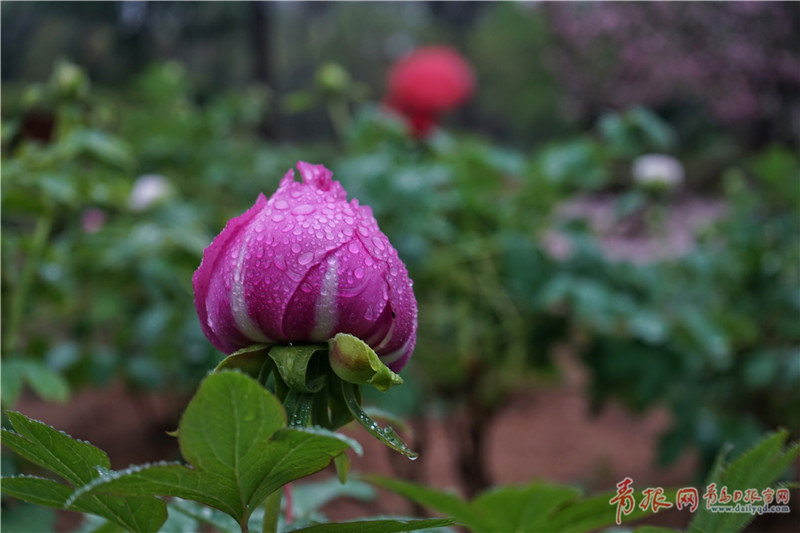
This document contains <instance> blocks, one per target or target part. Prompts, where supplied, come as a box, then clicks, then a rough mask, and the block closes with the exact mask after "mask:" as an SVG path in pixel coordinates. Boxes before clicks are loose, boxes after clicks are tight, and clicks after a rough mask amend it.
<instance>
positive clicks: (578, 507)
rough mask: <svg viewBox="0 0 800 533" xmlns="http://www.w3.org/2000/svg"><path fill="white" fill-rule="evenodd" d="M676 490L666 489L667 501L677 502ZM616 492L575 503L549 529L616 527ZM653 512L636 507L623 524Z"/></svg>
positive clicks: (553, 519)
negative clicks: (613, 499)
mask: <svg viewBox="0 0 800 533" xmlns="http://www.w3.org/2000/svg"><path fill="white" fill-rule="evenodd" d="M676 492H677V491H676V490H675V489H665V490H664V495H665V497H666V498H667V500H671V501H675V493H676ZM615 494H616V492H606V493H604V494H599V495H596V496H591V497H589V498H585V499H582V500H579V501H576V502H574V503H573V504H572V505H569V506H567V507H565V508H564V509H562V510H560V511H559V512H557V513H556V514H555V515H554V516H552V518H550V519H549V520H548V521H547V526H546V528H547V529H551V530H554V531H564V532H575V533H578V532H584V531H590V530H595V529H599V528H602V527H607V526H611V525H614V524H615V523H616V508H615V507H614V506H613V505H611V504H609V503H608V502H609V500H611V498H613V497H614V495H615ZM652 514H653V513H652V511H650V510H649V509H648V510H643V509H641V508H640V507H639V506H636V507H635V508H634V509H633V511H632V512H631V514H629V515H625V516H624V517H623V518H622V522H623V523H625V522H632V521H634V520H638V519H640V518H643V517H645V516H652Z"/></svg>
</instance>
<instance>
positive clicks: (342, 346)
mask: <svg viewBox="0 0 800 533" xmlns="http://www.w3.org/2000/svg"><path fill="white" fill-rule="evenodd" d="M328 346H329V350H328V358H329V360H330V363H331V368H332V369H333V371H334V372H335V373H336V375H337V376H339V377H340V378H342V380H344V381H346V382H348V383H355V384H357V385H374V386H375V387H377V388H378V390H380V391H381V392H386V391H387V390H388V389H389V388H390V387H392V386H394V385H402V384H403V378H401V377H400V376H398V375H397V374H395V373H394V372H392V371H391V370H389V367H387V366H386V365H384V364H383V361H381V360H380V358H379V357H378V354H376V353H375V351H374V350H373V349H372V348H370V347H369V345H368V344H367V343H365V342H364V341H362V340H361V339H359V338H358V337H354V336H353V335H349V334H347V333H337V334H336V336H335V337H334V338H332V339H331V340H329V341H328Z"/></svg>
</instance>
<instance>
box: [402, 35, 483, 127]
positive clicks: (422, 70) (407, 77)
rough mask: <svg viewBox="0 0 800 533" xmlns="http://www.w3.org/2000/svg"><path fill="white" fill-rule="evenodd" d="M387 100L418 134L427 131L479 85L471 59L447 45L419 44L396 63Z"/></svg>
mask: <svg viewBox="0 0 800 533" xmlns="http://www.w3.org/2000/svg"><path fill="white" fill-rule="evenodd" d="M387 89H388V93H387V95H386V104H387V105H388V106H389V107H390V108H392V109H394V110H396V111H398V112H399V113H400V114H402V115H403V116H405V117H406V119H407V120H408V121H409V123H410V125H411V128H412V130H413V132H414V134H415V135H416V136H418V137H421V136H424V135H425V134H427V133H428V132H429V131H430V129H431V128H432V127H433V126H434V125H435V124H436V123H437V122H438V120H439V116H440V115H441V114H442V113H444V112H446V111H450V110H452V109H455V108H456V107H458V106H460V105H461V104H463V103H464V102H465V101H466V100H467V98H469V97H470V96H471V95H472V92H473V91H474V89H475V75H474V73H473V71H472V68H471V67H470V65H469V63H467V61H466V60H465V59H464V58H463V57H461V55H460V54H459V53H458V52H456V51H455V50H453V49H451V48H448V47H444V46H430V47H426V48H419V49H417V50H415V51H414V52H413V53H412V54H410V55H409V56H407V57H405V58H403V59H401V60H400V61H398V62H397V63H395V64H394V66H392V69H391V70H390V72H389V76H388V79H387Z"/></svg>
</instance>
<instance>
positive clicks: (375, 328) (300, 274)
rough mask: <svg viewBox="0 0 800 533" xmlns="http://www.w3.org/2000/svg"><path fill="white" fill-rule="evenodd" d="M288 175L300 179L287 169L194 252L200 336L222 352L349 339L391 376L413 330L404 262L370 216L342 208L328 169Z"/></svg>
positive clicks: (304, 167) (343, 199) (307, 168)
mask: <svg viewBox="0 0 800 533" xmlns="http://www.w3.org/2000/svg"><path fill="white" fill-rule="evenodd" d="M297 169H298V170H299V171H300V175H301V177H302V179H303V182H302V183H299V182H296V181H295V179H294V171H293V170H289V171H288V172H287V173H286V175H285V176H284V177H283V179H282V180H281V182H280V185H279V187H278V190H277V191H276V192H275V194H273V195H272V197H271V198H270V199H269V200H267V199H266V198H265V197H264V195H263V194H262V195H259V197H258V200H256V203H255V205H254V206H253V207H251V208H250V209H249V210H247V211H246V212H245V213H244V214H242V215H240V216H238V217H236V218H233V219H231V220H230V221H228V224H227V225H226V226H225V229H224V230H222V233H220V234H219V235H218V236H217V237H216V238H215V239H214V241H213V242H212V243H211V245H210V246H209V247H208V248H206V250H205V252H204V253H203V260H202V262H201V263H200V267H199V268H198V269H197V271H196V272H195V274H194V277H193V278H192V283H193V285H194V293H195V307H196V308H197V314H198V315H199V317H200V325H201V326H202V328H203V332H204V333H205V334H206V336H207V337H208V339H209V340H210V341H211V342H212V343H213V344H214V346H216V347H217V348H219V349H220V350H222V351H223V352H225V353H232V352H234V351H236V350H238V349H241V348H244V347H246V346H250V345H252V344H256V343H264V344H289V343H315V342H326V341H327V340H329V339H331V338H332V337H334V335H336V334H337V333H349V334H351V335H353V336H355V337H358V338H359V339H361V340H363V341H364V342H366V343H367V344H368V345H369V346H370V347H372V349H373V350H375V352H376V353H377V354H378V356H379V357H380V358H381V360H382V361H383V362H384V363H385V364H386V365H387V366H389V368H391V369H392V370H393V371H395V372H396V371H399V370H400V369H401V368H402V367H403V366H404V365H405V363H406V361H408V358H409V357H410V356H411V352H412V351H413V349H414V343H415V342H416V333H417V302H416V299H415V298H414V293H413V291H412V288H411V280H410V279H409V277H408V272H407V270H406V267H405V265H404V264H403V262H402V261H401V260H400V258H399V257H398V255H397V251H396V250H395V249H394V248H393V247H392V245H391V244H390V243H389V240H388V239H387V238H386V236H385V235H384V234H383V233H381V231H380V230H379V229H378V223H377V222H376V221H375V218H374V217H373V215H372V210H371V209H370V208H369V207H367V206H360V205H359V204H358V200H355V199H353V200H351V201H350V202H348V201H347V193H346V192H345V190H344V188H343V187H342V186H341V184H340V183H339V182H337V181H334V180H333V179H332V173H331V172H330V171H329V170H328V169H326V168H325V167H324V166H322V165H311V164H309V163H304V162H298V163H297Z"/></svg>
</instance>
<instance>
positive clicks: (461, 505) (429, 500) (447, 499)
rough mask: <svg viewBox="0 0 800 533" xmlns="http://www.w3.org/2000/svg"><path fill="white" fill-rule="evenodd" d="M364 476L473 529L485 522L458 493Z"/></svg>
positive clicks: (379, 477)
mask: <svg viewBox="0 0 800 533" xmlns="http://www.w3.org/2000/svg"><path fill="white" fill-rule="evenodd" d="M362 477H363V478H364V479H365V480H366V481H369V482H370V483H372V484H373V485H377V486H379V487H382V488H384V489H387V490H390V491H392V492H396V493H397V494H400V495H401V496H405V497H406V498H408V499H409V500H411V501H414V502H417V503H418V504H420V505H424V506H425V507H430V508H431V509H434V510H436V511H438V512H440V513H442V514H446V515H450V516H453V517H455V518H456V520H458V521H459V522H462V523H464V524H465V525H467V526H469V527H471V528H473V529H476V530H478V527H476V526H479V525H482V524H483V521H482V518H481V516H480V515H479V514H478V513H477V512H476V511H475V510H474V509H473V508H472V507H470V505H469V504H468V503H467V502H465V501H464V500H463V499H461V498H460V497H459V496H457V495H456V494H452V493H449V492H444V491H441V490H436V489H432V488H429V487H425V486H423V485H416V484H414V483H409V482H407V481H400V480H399V479H392V478H388V477H383V476H375V475H365V476H362Z"/></svg>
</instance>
